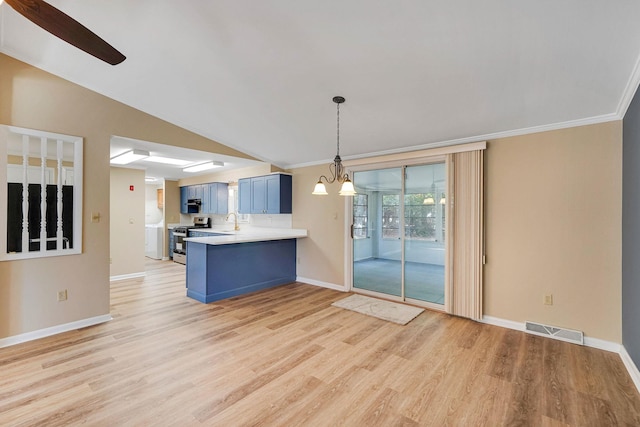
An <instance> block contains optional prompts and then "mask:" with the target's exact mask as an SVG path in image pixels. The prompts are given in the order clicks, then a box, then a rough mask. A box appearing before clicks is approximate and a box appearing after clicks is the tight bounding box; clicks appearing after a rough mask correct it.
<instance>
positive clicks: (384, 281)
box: [353, 168, 402, 297]
mask: <svg viewBox="0 0 640 427" xmlns="http://www.w3.org/2000/svg"><path fill="white" fill-rule="evenodd" d="M353 178H354V179H353V182H354V185H355V187H356V192H357V193H358V194H357V195H356V196H354V197H353V287H354V288H358V289H363V290H366V291H373V292H379V293H383V294H387V295H394V296H398V297H401V296H402V263H401V258H402V242H401V239H400V230H401V228H400V227H401V221H400V215H401V209H402V206H401V204H400V200H401V194H402V168H391V169H378V170H372V171H363V172H356V173H355V174H354V177H353Z"/></svg>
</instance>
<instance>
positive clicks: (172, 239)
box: [168, 229, 175, 259]
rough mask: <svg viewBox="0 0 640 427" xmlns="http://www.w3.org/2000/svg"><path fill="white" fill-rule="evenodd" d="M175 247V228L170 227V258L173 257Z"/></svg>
mask: <svg viewBox="0 0 640 427" xmlns="http://www.w3.org/2000/svg"><path fill="white" fill-rule="evenodd" d="M174 247H175V238H174V237H173V229H169V248H168V249H169V250H168V253H169V259H173V248H174Z"/></svg>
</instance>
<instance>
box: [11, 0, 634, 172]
mask: <svg viewBox="0 0 640 427" xmlns="http://www.w3.org/2000/svg"><path fill="white" fill-rule="evenodd" d="M50 3H51V4H53V5H54V6H55V7H57V8H59V9H61V10H63V11H64V12H65V13H67V14H68V15H70V16H72V17H73V18H75V19H77V20H78V21H80V22H81V23H83V24H84V25H86V26H87V27H89V28H90V29H91V30H93V31H94V32H95V33H97V34H98V35H100V36H101V37H102V38H104V39H105V40H107V41H108V42H109V43H111V44H112V45H113V46H114V47H116V48H117V49H118V50H120V51H121V52H122V53H124V54H125V55H126V57H127V59H126V60H125V61H124V62H123V63H121V64H119V65H116V66H111V65H107V64H105V63H103V62H101V61H99V60H97V59H95V58H93V57H91V56H89V55H87V54H86V53H84V52H82V51H80V50H77V49H75V48H74V47H72V46H70V45H68V44H67V43H65V42H63V41H61V40H59V39H57V38H55V37H53V36H52V35H50V34H49V33H47V32H45V31H44V30H42V29H41V28H39V27H37V26H35V25H34V24H32V23H31V22H30V21H28V20H26V19H25V18H23V17H22V16H21V15H18V14H17V13H16V12H15V11H14V10H13V9H11V8H10V7H9V6H8V5H7V4H2V5H1V6H0V52H3V53H5V54H7V55H9V56H12V57H15V58H17V59H19V60H22V61H25V62H27V63H29V64H32V65H34V66H36V67H39V68H41V69H44V70H46V71H48V72H51V73H53V74H55V75H58V76H60V77H62V78H64V79H67V80H70V81H72V82H75V83H77V84H79V85H82V86H84V87H87V88H89V89H91V90H94V91H96V92H98V93H101V94H103V95H106V96H108V97H110V98H113V99H115V100H118V101H120V102H123V103H125V104H127V105H130V106H132V107H134V108H137V109H139V110H142V111H144V112H147V113H149V114H152V115H154V116H156V117H159V118H161V119H164V120H167V121H169V122H171V123H174V124H176V125H178V126H181V127H184V128H186V129H188V130H191V131H193V132H196V133H198V134H200V135H203V136H205V137H207V138H210V139H213V140H215V141H218V142H220V143H222V144H225V145H227V146H230V147H233V148H236V149H238V150H240V151H243V152H245V153H247V154H250V155H253V156H255V157H257V158H259V159H261V160H265V161H269V162H271V163H274V164H276V165H278V166H281V167H291V166H301V165H307V164H316V163H322V162H329V161H330V160H331V159H332V158H333V156H334V155H335V151H336V106H335V104H334V103H333V102H332V100H331V99H332V97H333V96H335V95H342V96H344V97H345V98H346V103H344V104H342V105H341V108H340V149H341V154H342V156H343V157H346V158H348V157H358V156H363V155H365V154H371V153H382V152H398V151H407V150H410V149H418V148H427V147H430V146H438V145H445V144H451V143H459V142H466V141H476V140H482V139H486V138H488V137H497V136H508V135H514V134H520V133H527V132H532V131H537V130H546V129H554V128H561V127H567V126H573V125H578V124H586V123H596V122H602V121H607V120H615V119H620V118H622V115H623V114H624V112H625V111H626V108H627V106H628V103H629V101H630V98H631V96H632V95H633V92H634V91H635V89H636V87H637V85H638V82H639V81H640V80H639V77H640V75H639V72H638V69H637V67H638V59H639V56H640V25H639V23H640V2H638V1H633V0H626V1H623V0H619V1H610V0H600V1H597V0H565V1H561V2H560V1H557V0H529V1H524V0H520V1H514V0H487V1H477V0H458V1H455V0H454V1H427V0H415V1H410V0H407V1H387V2H383V1H371V0H340V1H338V0H326V1H304V0H302V1H301V0H264V1H249V0H240V1H238V0H220V1H184V0H135V1H131V0H95V1H72V0H51V1H50ZM0 72H1V70H0Z"/></svg>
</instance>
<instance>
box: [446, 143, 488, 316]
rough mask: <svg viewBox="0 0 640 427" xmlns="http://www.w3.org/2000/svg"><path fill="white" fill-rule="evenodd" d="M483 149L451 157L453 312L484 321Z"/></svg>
mask: <svg viewBox="0 0 640 427" xmlns="http://www.w3.org/2000/svg"><path fill="white" fill-rule="evenodd" d="M483 153H484V151H483V150H474V151H467V152H462V153H455V154H451V156H452V162H451V163H452V164H453V171H452V174H453V176H454V180H453V186H454V200H453V206H452V209H453V254H452V262H453V265H452V268H451V272H452V276H453V277H452V281H453V284H452V285H453V286H452V288H453V292H452V302H451V312H452V314H455V315H457V316H462V317H467V318H470V319H474V320H481V319H482V257H483V255H484V254H483V247H484V245H483V241H484V230H483V158H484V156H483Z"/></svg>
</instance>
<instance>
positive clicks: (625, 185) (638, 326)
mask: <svg viewBox="0 0 640 427" xmlns="http://www.w3.org/2000/svg"><path fill="white" fill-rule="evenodd" d="M622 141H623V146H622V344H623V345H624V347H625V349H626V350H627V353H629V356H631V359H632V360H633V362H634V363H635V365H636V366H637V367H640V94H639V92H636V94H635V96H634V98H633V101H632V102H631V105H630V106H629V109H628V110H627V113H626V114H625V116H624V120H623V136H622Z"/></svg>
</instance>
